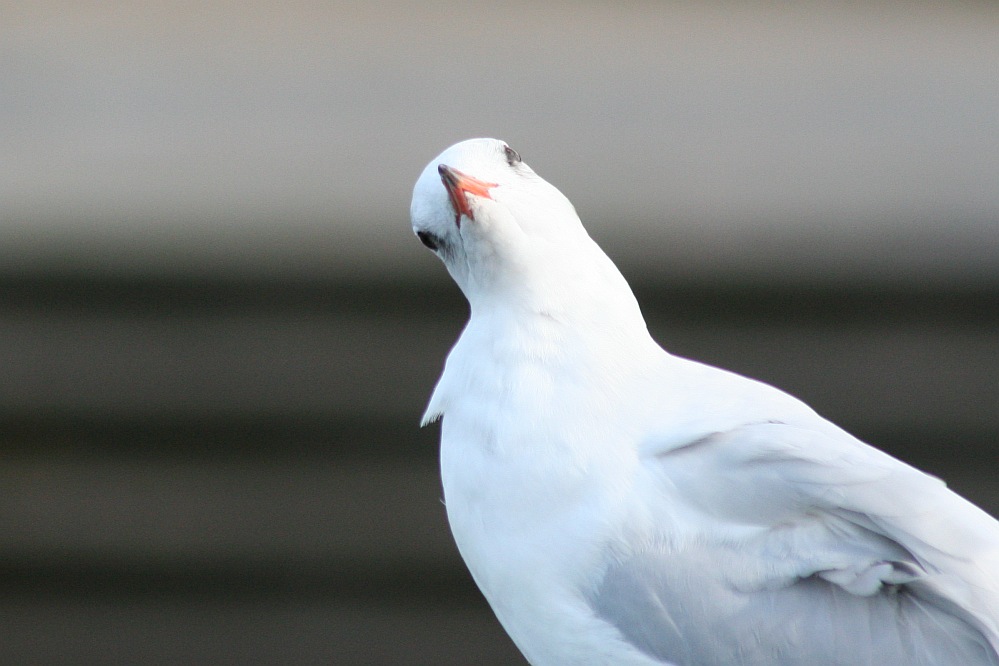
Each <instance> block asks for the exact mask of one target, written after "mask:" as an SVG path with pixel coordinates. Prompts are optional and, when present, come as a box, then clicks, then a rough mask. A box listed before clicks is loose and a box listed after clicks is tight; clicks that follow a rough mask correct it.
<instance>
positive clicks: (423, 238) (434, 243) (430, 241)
mask: <svg viewBox="0 0 999 666" xmlns="http://www.w3.org/2000/svg"><path fill="white" fill-rule="evenodd" d="M416 237H417V238H419V239H420V242H421V243H423V244H424V245H426V246H427V247H429V248H430V249H431V250H433V251H434V252H436V251H437V248H438V247H440V242H439V241H438V239H437V237H436V236H434V235H433V234H431V233H428V232H426V231H417V232H416Z"/></svg>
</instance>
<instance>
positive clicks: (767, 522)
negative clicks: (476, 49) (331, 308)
mask: <svg viewBox="0 0 999 666" xmlns="http://www.w3.org/2000/svg"><path fill="white" fill-rule="evenodd" d="M411 216H412V224H413V231H414V232H415V234H416V236H417V237H418V238H419V240H420V241H421V242H422V243H423V244H424V245H425V246H427V247H428V248H429V249H430V250H432V251H433V252H434V253H435V254H436V255H437V256H438V257H439V258H440V259H441V260H442V261H443V262H444V265H445V266H446V267H447V270H448V272H449V273H450V274H451V276H452V277H453V279H454V281H455V282H456V283H457V284H458V286H459V287H460V288H461V291H462V292H463V293H464V295H465V297H466V298H467V300H468V302H469V305H470V317H469V321H468V323H467V325H466V327H465V328H464V330H463V331H462V333H461V336H460V338H459V339H458V341H457V343H456V344H455V345H454V348H453V349H452V350H451V352H450V354H449V355H448V358H447V361H446V363H445V367H444V371H443V374H442V375H441V377H440V380H439V381H438V383H437V385H436V387H435V389H434V391H433V395H432V397H431V399H430V402H429V405H428V407H427V410H426V413H425V414H424V417H423V423H424V425H425V424H427V423H430V422H433V421H435V420H437V419H441V449H440V466H441V479H442V486H443V491H444V501H445V504H446V507H447V517H448V522H449V524H450V527H451V530H452V533H453V535H454V539H455V542H456V544H457V546H458V549H459V551H460V553H461V555H462V558H463V559H464V561H465V563H466V565H467V567H468V569H469V570H470V571H471V574H472V576H473V578H474V579H475V582H476V584H477V585H478V586H479V588H480V589H481V591H482V593H483V595H484V596H485V598H486V599H487V600H488V602H489V604H490V606H491V607H492V609H493V611H494V612H495V614H496V616H497V618H498V619H499V621H500V623H501V624H502V625H503V627H504V629H505V630H506V631H507V633H509V635H510V636H511V638H512V639H513V641H514V643H515V644H516V645H517V647H518V648H519V649H520V650H521V652H523V654H524V656H525V657H526V658H527V660H528V661H529V662H530V663H531V664H533V665H534V666H555V665H559V666H565V665H588V666H589V665H593V666H596V665H610V664H613V665H615V666H619V665H627V666H662V665H663V664H675V665H693V664H697V665H709V664H720V665H726V666H729V665H733V666H749V665H754V666H755V665H759V666H763V665H767V666H773V665H790V664H796V665H823V664H842V665H849V666H858V665H863V664H870V665H875V666H890V665H896V664H898V665H902V664H904V665H906V666H915V665H926V666H928V665H942V664H946V665H950V666H972V665H980V664H992V665H997V664H999V523H997V521H996V520H995V519H994V518H992V517H991V516H989V515H988V514H987V513H985V512H984V511H982V510H981V509H979V508H978V507H976V506H975V505H973V504H971V503H970V502H968V501H967V500H965V499H963V498H961V497H959V496H958V495H957V494H955V493H953V492H952V491H950V490H949V489H948V488H947V487H946V486H945V484H944V483H943V482H942V481H940V480H939V479H936V478H934V477H932V476H929V475H927V474H924V473H923V472H920V471H919V470H917V469H915V468H913V467H910V466H909V465H907V464H905V463H903V462H901V461H899V460H897V459H895V458H893V457H891V456H889V455H887V454H885V453H883V452H881V451H879V450H877V449H875V448H873V447H871V446H869V445H867V444H865V443H863V442H861V441H859V440H858V439H856V438H854V437H853V436H851V435H850V434H848V433H847V432H845V431H844V430H842V429H840V428H838V427H837V426H835V425H833V424H832V423H830V422H829V421H827V420H825V419H823V418H822V417H820V416H819V415H818V414H816V413H815V412H814V411H813V410H812V409H810V408H809V407H808V406H807V405H805V404H804V403H802V402H801V401H799V400H798V399H796V398H793V397H791V396H790V395H788V394H786V393H784V392H782V391H780V390H778V389H776V388H774V387H771V386H769V385H767V384H764V383H761V382H758V381H754V380H752V379H748V378H746V377H742V376H740V375H737V374H734V373H731V372H728V371H725V370H721V369H718V368H714V367H711V366H708V365H704V364H701V363H697V362H694V361H691V360H687V359H683V358H680V357H677V356H673V355H671V354H669V353H667V352H666V351H664V350H663V349H662V348H661V347H660V346H659V345H658V344H657V343H656V342H655V341H654V340H653V339H652V337H651V336H650V334H649V332H648V328H647V326H646V323H645V320H644V318H643V317H642V313H641V310H640V309H639V305H638V303H637V301H636V299H635V296H634V295H633V293H632V291H631V289H630V288H629V286H628V284H627V282H626V281H625V279H624V277H623V276H622V275H621V273H620V271H618V269H617V268H616V267H615V265H614V263H613V262H612V261H611V260H610V259H609V258H608V257H607V255H606V254H604V252H603V251H602V250H601V249H600V248H599V247H598V246H597V244H596V243H595V242H594V241H593V240H592V239H591V238H590V237H589V235H587V233H586V231H585V230H584V228H583V225H582V223H581V222H580V220H579V217H578V216H577V214H576V211H575V209H574V208H573V206H572V204H571V203H570V202H569V200H568V199H567V198H566V197H565V196H564V195H562V193H561V192H559V190H558V189H556V188H555V187H554V186H552V185H550V184H549V183H548V182H546V181H545V180H543V179H542V178H541V177H539V176H538V175H537V174H535V172H534V171H533V170H532V169H531V168H530V167H528V166H527V165H526V164H525V163H524V162H523V160H522V159H521V157H520V155H519V154H518V153H517V152H516V151H515V150H514V149H512V148H511V147H510V146H509V145H507V144H506V143H504V142H502V141H498V140H495V139H472V140H469V141H464V142H461V143H458V144H456V145H454V146H452V147H450V148H448V149H447V150H445V151H444V152H443V153H441V154H440V155H439V156H438V157H437V158H436V159H434V160H433V161H432V162H430V164H428V165H427V167H426V168H425V169H424V171H423V173H422V174H421V176H420V177H419V179H418V180H417V182H416V186H415V188H414V192H413V200H412V207H411Z"/></svg>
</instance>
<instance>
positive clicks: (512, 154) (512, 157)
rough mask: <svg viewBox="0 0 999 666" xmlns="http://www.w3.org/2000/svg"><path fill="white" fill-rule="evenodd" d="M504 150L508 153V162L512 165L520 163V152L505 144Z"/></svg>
mask: <svg viewBox="0 0 999 666" xmlns="http://www.w3.org/2000/svg"><path fill="white" fill-rule="evenodd" d="M503 152H504V153H506V163H507V164H509V165H510V166H513V165H515V164H520V162H521V159H520V153H518V152H517V151H516V150H514V149H513V148H511V147H510V146H503Z"/></svg>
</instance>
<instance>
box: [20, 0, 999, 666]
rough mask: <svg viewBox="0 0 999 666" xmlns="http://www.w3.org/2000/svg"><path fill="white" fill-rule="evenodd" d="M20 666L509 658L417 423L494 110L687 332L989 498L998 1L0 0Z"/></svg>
mask: <svg viewBox="0 0 999 666" xmlns="http://www.w3.org/2000/svg"><path fill="white" fill-rule="evenodd" d="M0 15H2V16H3V19H2V21H0V148H2V151H0V155H2V159H0V662H2V663H39V664H62V663H65V664H88V663H94V664H97V663H102V664H104V663H107V664H111V663H142V664H157V663H164V664H175V663H233V664H236V663H271V664H288V663H303V664H305V663H336V664H400V663H405V664H469V663H475V664H511V663H523V662H522V661H521V660H520V658H519V656H518V655H517V653H516V651H515V650H514V648H513V647H512V645H511V644H510V643H509V641H508V640H507V639H506V638H505V636H504V635H503V633H502V631H501V630H500V628H499V626H498V624H497V623H496V622H495V620H494V619H493V618H492V616H491V614H490V613H489V611H488V609H487V608H486V607H485V605H484V603H483V602H482V600H481V599H480V597H479V595H478V593H477V591H476V590H475V588H474V585H473V584H472V583H471V581H470V579H469V577H468V576H467V574H466V573H465V571H464V568H463V566H462V564H461V562H460V559H459V558H458V556H457V553H456V551H455V549H454V547H453V545H452V543H451V540H450V535H449V532H448V529H447V525H446V522H445V517H444V511H443V507H442V505H441V503H440V488H439V484H438V481H437V476H436V474H437V472H436V455H437V452H436V437H437V430H436V427H432V428H429V429H426V430H422V431H421V430H419V429H418V428H417V423H418V421H419V417H420V414H421V411H422V408H423V405H424V401H425V399H426V398H427V396H428V395H429V392H430V390H431V388H432V386H433V383H434V381H435V379H436V377H437V374H438V372H439V371H440V368H441V364H442V362H443V359H444V356H445V354H446V353H447V350H448V348H449V346H450V344H451V343H452V342H453V340H454V339H455V337H456V336H457V335H458V333H459V332H460V329H461V326H462V325H463V322H464V318H465V316H466V309H465V305H464V302H463V300H462V298H461V295H460V293H459V292H458V291H457V289H456V288H455V287H454V286H453V285H452V284H451V283H450V282H449V280H448V278H447V275H446V273H445V271H444V269H443V267H442V266H441V265H439V263H438V262H437V261H436V259H434V258H433V256H432V255H430V254H429V253H428V252H426V251H425V250H424V249H423V248H422V246H420V244H419V243H418V242H417V241H416V240H415V239H414V238H413V237H412V233H411V230H410V228H409V220H408V204H409V196H410V191H411V187H412V184H413V182H414V181H415V179H416V177H417V175H418V174H419V172H420V170H421V169H422V167H423V166H424V164H426V163H427V162H428V161H429V160H430V159H432V158H433V157H434V156H435V155H436V154H437V153H438V152H440V151H441V150H442V149H443V148H445V147H446V146H448V145H450V144H451V143H454V142H456V141H459V140H461V139H465V138H469V137H472V136H495V137H498V138H502V139H504V140H507V141H509V142H510V143H511V145H513V146H514V147H515V148H517V149H518V150H519V151H520V152H521V154H522V155H523V156H524V159H525V160H526V161H527V162H529V163H530V164H531V165H532V166H533V167H534V168H535V170H537V171H538V172H539V173H540V174H541V175H543V176H544V177H546V178H547V179H548V180H550V181H551V182H552V183H554V184H555V185H556V186H558V187H559V188H560V189H562V191H563V192H565V193H566V194H567V195H568V196H569V197H570V199H572V200H573V201H574V203H575V204H576V207H577V209H578V211H579V212H580V215H581V217H582V218H583V220H584V222H585V223H586V224H587V226H588V228H589V229H590V231H591V233H592V235H593V236H594V237H596V238H597V240H598V241H599V242H600V243H601V244H602V245H603V246H604V248H605V249H606V250H607V251H608V253H609V254H610V255H611V256H612V257H613V258H614V259H615V260H616V261H617V262H618V265H619V266H621V267H622V270H624V272H625V273H626V275H627V276H628V277H629V279H630V280H631V281H632V284H633V285H634V286H635V288H636V291H637V292H638V294H639V298H640V300H641V301H642V303H643V307H644V309H645V311H646V314H647V317H648V319H649V323H650V327H651V329H652V330H653V333H654V335H655V336H656V337H657V339H659V340H660V341H661V342H662V343H663V344H664V345H665V346H666V347H667V348H668V349H670V350H672V351H674V352H676V353H678V354H682V355H685V356H691V357H694V358H697V359H700V360H704V361H706V362H710V363H714V364H718V365H723V366H725V367H729V368H732V369H735V370H737V371H740V372H743V373H745V374H748V375H750V376H753V377H757V378H760V379H764V380H766V381H769V382H771V383H774V384H776V385H778V386H780V387H782V388H784V389H786V390H788V391H790V392H792V393H794V394H796V395H798V396H799V397H802V398H804V399H805V400H807V401H808V402H810V403H811V404H812V405H813V406H814V407H816V408H817V409H818V410H819V411H820V413H823V414H825V415H826V416H828V417H830V418H832V419H833V420H835V421H837V422H838V423H840V424H841V425H843V426H845V427H846V428H848V429H849V430H851V431H852V432H854V433H856V434H858V435H859V436H861V437H863V438H865V439H866V440H867V441H870V442H871V443H873V444H876V445H878V446H879V447H881V448H885V449H887V450H889V451H891V452H893V453H894V454H896V455H898V456H900V457H902V458H904V459H906V460H908V461H910V462H913V463H915V464H917V465H919V466H921V467H923V468H925V469H927V470H929V471H931V472H933V473H935V474H937V475H939V476H942V477H943V478H944V479H946V480H947V481H948V482H949V483H950V484H951V486H952V487H955V488H956V489H958V490H959V491H960V492H962V493H964V494H966V495H967V496H969V497H971V498H973V499H974V500H975V501H977V502H979V503H980V504H981V505H982V506H984V507H985V508H986V509H988V510H989V511H991V512H993V513H996V512H997V510H999V481H997V479H996V475H995V469H996V463H997V455H996V452H997V450H999V355H997V351H999V347H997V345H999V5H996V4H994V3H988V2H981V3H976V2H960V3H958V2H947V3H943V2H941V3H936V2H873V3H819V2H803V3H757V4H754V3H749V4H747V3H735V2H710V3H693V2H680V3H671V2H643V1H638V2H627V3H611V2H582V3H563V2H552V3H544V4H539V3H532V2H509V3H486V2H467V3H456V2H425V3H401V2H394V1H389V2H380V3H368V4H363V3H339V2H323V3H320V2H307V1H304V0H286V1H284V2H280V3H279V2H263V1H260V0H249V1H246V0H244V1H242V2H131V3H97V2H76V3H60V2H53V1H51V0H45V1H41V2H33V3H24V2H9V1H3V2H0Z"/></svg>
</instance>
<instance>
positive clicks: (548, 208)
mask: <svg viewBox="0 0 999 666" xmlns="http://www.w3.org/2000/svg"><path fill="white" fill-rule="evenodd" d="M410 213H411V216H412V221H413V231H414V232H415V233H416V235H417V237H418V238H419V239H420V241H422V242H423V244H424V245H426V246H427V247H428V248H429V249H430V250H432V251H433V252H434V253H436V254H437V256H438V257H440V258H441V260H442V261H443V262H444V264H445V265H446V266H447V268H448V270H449V271H450V273H451V275H452V276H453V277H454V279H455V281H456V282H457V283H458V286H460V287H461V289H462V291H464V292H465V295H466V297H468V299H469V300H470V301H472V300H474V299H476V298H478V297H479V296H482V295H484V294H487V293H488V294H496V293H498V292H503V291H508V290H510V289H517V288H524V287H530V286H532V285H534V286H535V287H537V286H538V285H539V284H540V283H542V282H545V281H546V279H550V278H553V277H557V276H560V277H561V278H563V279H564V278H570V277H571V276H570V275H569V274H567V271H568V273H571V272H572V271H573V270H574V266H575V269H579V268H581V266H579V263H580V260H581V259H582V258H585V255H586V254H587V253H589V252H592V249H593V248H596V246H595V245H594V244H593V242H592V241H591V240H590V238H589V236H587V234H586V232H585V230H584V229H583V226H582V224H581V223H580V221H579V217H578V216H577V215H576V211H575V209H574V208H573V206H572V204H571V203H570V202H569V200H568V199H566V198H565V196H564V195H563V194H562V193H561V192H559V191H558V190H557V189H556V188H555V187H553V186H552V185H550V184H549V183H548V182H546V181H545V180H544V179H542V178H541V177H540V176H538V175H537V174H536V173H534V171H533V170H532V169H531V167H529V166H527V164H525V163H524V162H523V161H522V160H521V158H520V155H519V154H518V153H517V151H515V150H514V149H513V148H511V147H510V146H508V145H507V144H506V143H504V142H502V141H498V140H496V139H470V140H468V141H463V142H461V143H458V144H456V145H454V146H451V147H450V148H448V149H447V150H445V151H444V152H443V153H441V154H440V155H438V156H437V158H436V159H434V160H433V161H431V162H430V164H428V165H427V166H426V168H425V169H424V170H423V173H422V174H421V175H420V178H419V180H417V181H416V187H415V188H414V190H413V203H412V207H411V209H410ZM598 251H599V250H598ZM601 254H602V253H601ZM584 263H585V262H584Z"/></svg>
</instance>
